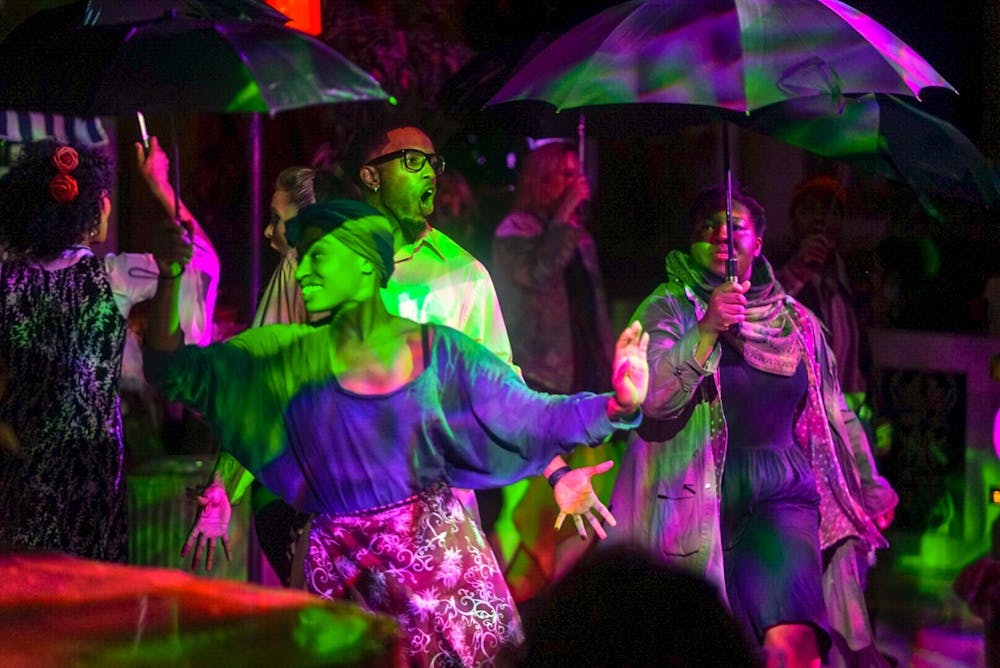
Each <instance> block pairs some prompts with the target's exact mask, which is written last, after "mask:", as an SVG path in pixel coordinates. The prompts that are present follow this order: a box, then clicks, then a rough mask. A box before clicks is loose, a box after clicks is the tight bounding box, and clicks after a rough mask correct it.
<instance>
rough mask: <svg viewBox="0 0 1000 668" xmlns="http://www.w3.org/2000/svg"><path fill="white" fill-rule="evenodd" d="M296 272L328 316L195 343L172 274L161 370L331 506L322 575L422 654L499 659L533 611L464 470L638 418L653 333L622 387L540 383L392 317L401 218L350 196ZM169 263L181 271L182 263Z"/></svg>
mask: <svg viewBox="0 0 1000 668" xmlns="http://www.w3.org/2000/svg"><path fill="white" fill-rule="evenodd" d="M286 233H287V235H288V238H289V240H290V241H291V242H292V243H294V244H295V245H296V247H297V248H298V250H299V257H300V264H299V268H298V271H297V272H296V276H295V278H296V280H297V281H298V282H299V284H300V285H301V286H302V294H303V301H304V302H305V306H306V309H307V310H309V311H331V312H332V313H333V315H332V318H331V321H330V323H329V324H327V325H323V326H320V327H310V326H305V325H274V326H270V327H263V328H259V329H255V330H250V331H247V332H244V333H243V334H241V335H240V336H238V337H236V338H234V339H232V340H230V341H228V342H226V343H221V344H216V345H214V346H211V347H209V348H203V349H197V348H191V347H182V346H181V340H180V331H179V329H178V327H177V325H176V316H175V314H176V297H175V295H174V293H175V292H176V290H175V289H174V287H173V286H172V284H171V283H170V282H169V281H164V282H163V283H162V285H161V289H160V291H159V292H158V293H157V297H156V299H155V300H154V304H153V310H152V313H151V316H150V324H149V330H150V331H149V332H148V333H147V337H146V346H147V350H146V364H147V367H146V368H147V374H148V375H149V376H150V378H151V379H153V382H154V383H155V384H156V385H157V386H159V387H160V389H161V390H162V391H163V392H164V393H165V394H166V396H167V397H169V398H170V399H171V400H179V401H183V402H185V403H188V404H190V405H192V406H193V407H195V408H196V409H198V410H200V411H201V412H202V413H203V414H204V415H205V416H206V417H207V418H208V420H209V421H210V422H211V423H212V424H213V426H214V427H215V429H216V431H217V433H218V435H219V437H220V440H221V442H222V444H223V447H225V448H227V449H228V450H229V451H230V452H231V453H232V454H233V455H234V456H235V457H236V458H237V459H238V460H239V461H240V462H241V463H242V464H243V465H244V466H246V467H247V469H249V470H250V471H251V472H252V473H253V474H254V476H255V477H256V478H257V479H258V480H260V481H261V482H262V483H263V484H264V485H266V486H267V487H268V488H269V489H271V490H272V491H273V492H275V493H276V494H278V495H279V496H281V497H282V498H283V499H285V501H287V502H288V503H289V504H290V505H292V506H293V507H295V508H296V509H298V510H302V511H306V512H310V513H315V518H314V520H313V524H312V528H311V533H310V546H309V551H308V554H307V555H306V558H305V580H306V585H307V587H308V588H309V589H310V590H312V591H314V592H316V593H317V594H319V595H320V596H323V597H325V598H348V597H350V598H352V599H354V600H356V601H361V602H363V604H364V605H366V606H367V607H368V608H370V609H372V610H375V611H379V612H385V613H388V614H391V615H394V616H395V617H396V619H397V620H398V621H399V623H400V625H401V626H402V628H403V629H404V631H405V633H406V637H407V643H408V645H407V650H408V653H409V660H410V661H411V662H412V663H415V664H426V665H431V664H433V665H445V664H447V665H453V664H461V665H476V664H479V663H483V662H490V661H492V659H493V658H494V657H496V656H497V655H498V654H499V653H500V652H501V651H503V650H505V649H509V648H512V647H513V646H515V645H516V644H517V643H519V642H520V640H521V629H520V622H519V620H518V617H517V612H516V609H515V607H514V604H513V601H512V600H511V598H510V594H509V592H508V590H507V586H506V584H505V582H504V580H503V576H502V573H501V572H500V569H499V568H498V566H497V563H496V560H495V558H494V556H493V554H492V552H491V551H490V549H489V547H488V546H487V544H486V542H485V540H484V538H483V535H482V533H481V532H480V531H479V529H478V528H477V527H476V525H475V524H474V523H473V522H472V521H471V520H470V518H469V517H468V515H467V514H466V513H465V511H464V510H463V508H462V506H461V504H459V503H458V502H457V501H456V500H455V498H454V497H453V496H452V494H451V491H450V487H451V486H452V485H455V486H460V487H466V488H473V489H475V488H482V487H497V486H500V485H505V484H509V483H511V482H513V481H515V480H518V479H520V478H522V477H525V476H528V475H537V474H539V473H540V472H542V470H543V468H544V467H545V465H546V464H547V463H548V462H549V461H550V460H551V459H552V457H553V456H554V455H556V454H559V453H562V452H566V451H567V450H569V449H571V448H572V447H573V444H576V443H589V444H595V445H596V444H597V443H600V442H601V440H602V439H604V438H605V437H606V436H608V435H609V434H610V433H611V432H612V431H613V430H614V429H619V428H630V427H634V426H636V425H637V424H638V418H639V413H638V407H639V405H640V404H641V402H642V400H643V399H644V397H645V392H646V383H647V365H646V360H645V353H646V341H647V338H646V337H645V335H643V334H642V331H641V329H640V328H639V327H638V325H633V326H632V327H629V328H628V329H627V330H625V332H623V334H622V336H621V337H620V338H619V340H618V344H617V348H616V356H615V373H614V379H615V382H614V388H615V390H614V392H610V393H607V394H603V395H595V394H589V393H582V394H577V395H572V396H561V395H548V394H541V393H536V392H534V391H532V390H530V389H529V388H528V387H527V386H526V385H524V383H523V382H522V381H521V379H520V378H519V377H518V376H517V375H516V373H515V372H514V371H513V370H512V369H511V368H510V367H509V366H507V365H506V364H504V363H503V362H501V361H500V360H499V359H498V358H497V357H495V356H494V355H493V354H492V353H490V352H489V351H487V350H486V349H485V348H484V347H482V346H481V345H479V344H478V343H476V342H474V341H472V340H471V339H469V338H467V337H466V336H464V335H462V334H460V333H459V332H457V331H455V330H453V329H450V328H448V327H443V326H434V325H420V324H417V323H415V322H412V321H409V320H405V319H403V318H399V317H396V316H392V315H390V314H389V313H388V312H387V311H386V309H385V307H384V305H383V303H382V300H381V297H380V294H379V291H380V288H382V287H384V286H385V284H386V281H387V280H388V278H389V276H390V275H391V273H392V269H393V261H392V248H393V240H392V231H391V228H390V227H389V224H388V221H386V220H385V218H383V217H382V216H381V214H379V213H378V211H376V210H375V209H373V208H371V207H369V206H367V205H365V204H362V203H359V202H352V201H346V200H339V201H332V202H324V203H321V204H315V205H311V206H307V207H305V208H303V209H302V210H301V211H300V212H299V215H298V216H297V217H296V218H293V219H292V220H290V221H289V222H288V228H287V232H286ZM164 269H166V270H170V271H169V273H167V274H166V275H173V274H174V273H177V269H176V268H175V267H165V268H164Z"/></svg>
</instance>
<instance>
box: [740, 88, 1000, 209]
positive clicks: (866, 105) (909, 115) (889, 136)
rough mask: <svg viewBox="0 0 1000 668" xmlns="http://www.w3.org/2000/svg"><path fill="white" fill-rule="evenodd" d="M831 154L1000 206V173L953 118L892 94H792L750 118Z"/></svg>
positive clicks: (933, 195)
mask: <svg viewBox="0 0 1000 668" xmlns="http://www.w3.org/2000/svg"><path fill="white" fill-rule="evenodd" d="M745 127H746V128H747V129H749V130H752V131H754V132H760V133H763V134H766V135H770V136H772V137H775V138H777V139H780V140H781V141H784V142H786V143H788V144H792V145H793V146H798V147H800V148H803V149H805V150H807V151H810V152H812V153H816V154H818V155H821V156H823V157H826V158H836V159H840V160H844V161H846V162H848V163H849V164H851V165H852V166H857V167H860V168H861V169H866V170H868V171H872V172H875V173H877V174H880V175H882V176H885V177H887V178H890V179H893V180H895V181H900V182H902V183H905V184H907V185H908V186H910V188H912V189H913V190H914V191H915V192H916V193H917V195H918V197H919V198H920V200H921V203H922V204H924V206H925V208H927V209H928V210H929V211H931V212H933V211H934V208H933V205H931V203H930V201H931V200H935V199H940V198H956V199H961V200H964V201H966V202H971V203H973V204H978V205H982V206H984V207H987V208H996V207H1000V179H998V177H997V174H996V172H995V171H994V170H993V169H992V168H991V167H990V164H989V162H988V161H987V160H986V158H985V156H983V154H982V153H980V152H979V150H978V149H977V148H976V147H975V146H974V145H973V143H972V142H971V141H969V139H968V138H967V137H966V136H965V135H964V134H962V132H961V131H960V130H959V129H958V128H956V127H955V126H953V125H951V124H950V123H948V122H946V121H943V120H941V119H940V118H937V117H935V116H932V115H931V114H928V113H926V112H923V111H921V110H919V109H917V108H915V107H913V106H912V105H909V104H907V103H905V102H903V101H902V100H900V99H898V98H896V97H894V96H892V95H882V94H869V95H864V96H862V97H859V98H857V99H844V100H842V101H841V103H840V104H839V105H836V106H834V105H833V104H831V101H830V99H829V98H826V97H813V98H800V99H797V100H790V101H788V102H785V103H782V104H779V105H775V106H772V107H768V108H766V109H762V110H761V111H760V112H759V113H757V114H754V115H753V117H752V118H751V119H750V122H749V123H748V124H747V125H746V126H745Z"/></svg>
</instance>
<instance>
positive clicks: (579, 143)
mask: <svg viewBox="0 0 1000 668" xmlns="http://www.w3.org/2000/svg"><path fill="white" fill-rule="evenodd" d="M586 131H587V119H586V117H585V116H584V115H583V114H582V113H581V114H580V119H579V121H578V122H577V124H576V158H577V161H578V162H579V163H580V171H583V158H584V155H585V153H586V151H585V149H584V146H583V139H584V135H585V134H586Z"/></svg>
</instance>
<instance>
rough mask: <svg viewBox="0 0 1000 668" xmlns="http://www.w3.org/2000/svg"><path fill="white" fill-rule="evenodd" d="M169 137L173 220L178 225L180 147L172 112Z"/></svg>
mask: <svg viewBox="0 0 1000 668" xmlns="http://www.w3.org/2000/svg"><path fill="white" fill-rule="evenodd" d="M170 138H171V141H172V142H173V151H172V153H173V155H172V156H171V158H170V162H171V164H172V166H173V168H174V170H173V171H174V173H173V177H174V222H175V223H177V224H178V225H179V224H180V222H181V158H180V153H181V152H180V148H179V147H178V140H177V121H176V120H175V118H174V114H170Z"/></svg>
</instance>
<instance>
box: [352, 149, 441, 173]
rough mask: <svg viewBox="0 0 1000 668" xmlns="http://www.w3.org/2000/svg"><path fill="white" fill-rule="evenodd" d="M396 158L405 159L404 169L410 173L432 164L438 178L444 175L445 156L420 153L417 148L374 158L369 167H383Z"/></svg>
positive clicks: (369, 162)
mask: <svg viewBox="0 0 1000 668" xmlns="http://www.w3.org/2000/svg"><path fill="white" fill-rule="evenodd" d="M396 158H402V159H403V167H405V168H406V171H408V172H419V171H420V170H421V169H423V168H424V164H426V163H430V165H431V169H433V170H434V173H435V174H437V175H438V176H441V174H443V173H444V156H443V155H441V154H440V153H424V152H423V151H418V150H417V149H415V148H404V149H401V150H399V151H393V152H392V153H386V154H385V155H380V156H379V157H377V158H372V159H371V160H369V161H368V164H369V165H381V164H382V163H383V162H389V161H391V160H395V159H396Z"/></svg>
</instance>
